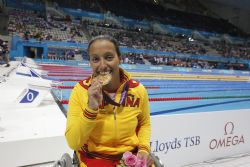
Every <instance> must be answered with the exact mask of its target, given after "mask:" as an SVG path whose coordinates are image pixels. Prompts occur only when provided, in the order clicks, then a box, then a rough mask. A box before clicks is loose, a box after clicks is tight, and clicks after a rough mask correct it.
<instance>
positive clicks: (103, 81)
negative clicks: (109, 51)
mask: <svg viewBox="0 0 250 167" xmlns="http://www.w3.org/2000/svg"><path fill="white" fill-rule="evenodd" d="M111 78H112V76H111V74H110V73H106V74H99V75H97V76H96V77H95V79H96V80H97V81H99V82H100V83H101V84H102V86H105V85H107V84H108V83H109V82H110V81H111Z"/></svg>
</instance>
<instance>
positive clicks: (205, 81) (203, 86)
mask: <svg viewBox="0 0 250 167" xmlns="http://www.w3.org/2000/svg"><path fill="white" fill-rule="evenodd" d="M42 68H43V69H44V70H47V71H49V73H48V77H49V78H50V79H56V80H60V81H62V82H63V86H64V87H63V89H62V93H63V94H62V98H63V100H64V101H67V100H68V99H69V96H70V93H71V90H72V88H73V86H74V85H75V84H76V83H77V82H78V81H79V80H83V79H84V78H86V77H87V76H89V75H90V74H91V69H90V67H88V66H86V65H85V66H76V65H75V66H61V65H60V66H58V65H42ZM125 69H126V70H127V71H129V72H131V73H132V76H133V77H134V78H135V79H137V80H138V81H140V82H141V83H142V84H143V85H144V86H145V87H146V88H147V91H148V94H149V100H150V111H151V115H165V114H179V113H193V112H211V111H221V110H231V109H249V108H250V103H249V102H250V82H249V76H248V75H243V76H239V75H237V76H236V75H232V74H227V73H226V74H223V75H222V74H216V75H211V74H207V73H204V72H202V71H201V72H189V71H188V72H187V71H185V72H183V71H173V70H172V71H171V70H155V69H152V70H149V69H145V70H143V69H138V70H136V69H135V68H133V69H129V68H125ZM63 106H64V108H65V109H66V110H67V108H68V106H67V104H64V105H63Z"/></svg>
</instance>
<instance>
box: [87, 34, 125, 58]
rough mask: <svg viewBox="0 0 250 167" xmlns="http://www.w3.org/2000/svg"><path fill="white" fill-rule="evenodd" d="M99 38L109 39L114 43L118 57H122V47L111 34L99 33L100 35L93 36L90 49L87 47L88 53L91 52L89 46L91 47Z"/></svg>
mask: <svg viewBox="0 0 250 167" xmlns="http://www.w3.org/2000/svg"><path fill="white" fill-rule="evenodd" d="M97 40H107V41H109V42H111V43H113V44H114V46H115V51H116V52H117V55H118V57H121V51H120V49H119V44H118V42H117V41H116V39H115V38H113V37H111V36H109V35H98V36H95V37H93V38H92V39H91V40H90V41H89V45H88V49H87V52H88V53H89V48H90V46H91V45H92V44H93V43H94V42H95V41H97Z"/></svg>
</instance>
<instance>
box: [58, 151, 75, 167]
mask: <svg viewBox="0 0 250 167" xmlns="http://www.w3.org/2000/svg"><path fill="white" fill-rule="evenodd" d="M53 167H73V165H72V159H71V157H70V155H69V154H68V153H65V154H63V155H62V157H61V159H60V160H58V161H56V162H55V163H54V166H53Z"/></svg>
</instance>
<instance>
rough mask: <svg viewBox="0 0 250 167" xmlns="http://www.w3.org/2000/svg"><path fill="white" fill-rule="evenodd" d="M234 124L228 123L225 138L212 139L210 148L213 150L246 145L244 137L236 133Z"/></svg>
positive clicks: (225, 128) (225, 127)
mask: <svg viewBox="0 0 250 167" xmlns="http://www.w3.org/2000/svg"><path fill="white" fill-rule="evenodd" d="M234 128H235V127H234V123H233V122H227V123H226V124H225V126H224V136H223V137H221V138H217V139H216V138H215V139H212V140H211V141H210V143H209V148H210V149H211V150H215V149H219V148H225V147H232V146H236V145H240V144H244V143H245V141H244V136H243V135H242V134H241V135H238V134H235V133H234V130H235V129H234Z"/></svg>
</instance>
